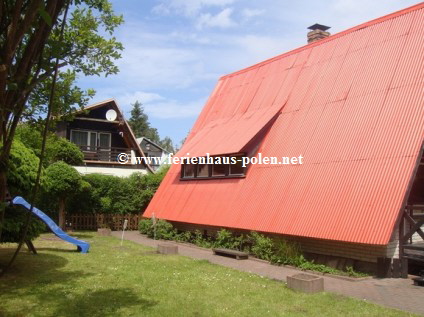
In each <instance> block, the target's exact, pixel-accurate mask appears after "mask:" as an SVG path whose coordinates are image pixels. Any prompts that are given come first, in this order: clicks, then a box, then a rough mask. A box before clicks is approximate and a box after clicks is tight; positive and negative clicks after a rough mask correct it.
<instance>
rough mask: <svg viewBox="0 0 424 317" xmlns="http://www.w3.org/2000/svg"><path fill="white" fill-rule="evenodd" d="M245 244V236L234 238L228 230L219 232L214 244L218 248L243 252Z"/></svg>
mask: <svg viewBox="0 0 424 317" xmlns="http://www.w3.org/2000/svg"><path fill="white" fill-rule="evenodd" d="M244 244H245V237H244V236H243V235H240V236H234V235H233V234H232V233H231V232H230V231H228V230H226V229H222V230H219V231H218V232H217V235H216V237H215V241H214V242H213V245H214V247H216V248H225V249H232V250H242V249H243V246H244Z"/></svg>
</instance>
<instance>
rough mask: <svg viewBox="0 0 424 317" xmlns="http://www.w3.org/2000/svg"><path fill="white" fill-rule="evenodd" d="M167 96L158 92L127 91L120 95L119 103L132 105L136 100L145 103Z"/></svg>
mask: <svg viewBox="0 0 424 317" xmlns="http://www.w3.org/2000/svg"><path fill="white" fill-rule="evenodd" d="M164 99H165V98H164V97H162V96H161V95H159V94H157V93H152V92H144V91H135V92H133V93H125V94H123V95H121V96H119V104H122V105H130V104H132V103H134V102H136V101H139V102H141V103H142V104H143V105H144V104H147V103H151V102H157V101H159V100H164Z"/></svg>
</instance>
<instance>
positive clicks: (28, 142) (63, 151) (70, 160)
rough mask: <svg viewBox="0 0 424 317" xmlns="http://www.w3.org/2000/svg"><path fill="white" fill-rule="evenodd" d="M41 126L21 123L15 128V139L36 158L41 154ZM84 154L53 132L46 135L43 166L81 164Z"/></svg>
mask: <svg viewBox="0 0 424 317" xmlns="http://www.w3.org/2000/svg"><path fill="white" fill-rule="evenodd" d="M42 128H43V127H42V126H41V124H39V123H21V124H19V125H18V126H17V128H16V139H18V140H20V141H21V142H22V143H23V144H25V146H27V147H28V148H30V149H31V150H32V151H33V152H34V153H35V154H36V155H37V156H38V157H40V154H41V144H42ZM83 159H84V154H83V153H82V152H81V150H80V149H79V148H78V146H76V145H75V144H74V143H72V142H70V141H68V140H66V139H65V138H61V137H59V136H57V135H56V134H55V133H53V132H49V133H48V134H47V140H46V149H45V152H44V161H43V166H44V167H47V166H49V165H50V164H52V163H54V162H57V161H63V162H65V163H67V164H70V165H80V164H82V163H83Z"/></svg>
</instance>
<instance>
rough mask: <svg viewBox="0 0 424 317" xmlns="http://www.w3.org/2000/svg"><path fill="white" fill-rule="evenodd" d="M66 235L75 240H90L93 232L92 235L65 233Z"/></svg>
mask: <svg viewBox="0 0 424 317" xmlns="http://www.w3.org/2000/svg"><path fill="white" fill-rule="evenodd" d="M67 234H68V235H70V236H71V237H74V238H77V239H91V238H94V235H95V232H94V231H93V233H91V234H90V233H79V232H67Z"/></svg>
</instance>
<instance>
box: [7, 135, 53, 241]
mask: <svg viewBox="0 0 424 317" xmlns="http://www.w3.org/2000/svg"><path fill="white" fill-rule="evenodd" d="M38 164H39V159H38V157H37V156H36V155H35V154H34V152H33V151H32V150H30V149H28V148H27V147H26V146H25V145H24V144H23V143H22V142H20V141H19V140H14V142H13V144H12V148H11V152H10V159H9V167H8V170H7V178H8V186H9V190H10V193H11V195H12V196H16V195H20V196H24V197H28V196H30V193H31V191H32V189H33V187H34V185H35V180H36V177H37V170H38ZM42 175H43V170H42ZM26 217H27V211H24V210H22V209H21V208H20V207H6V210H5V215H4V221H3V223H2V224H1V225H2V236H1V238H2V240H1V242H2V243H3V242H19V240H20V232H21V230H22V228H23V227H24V224H25V222H26ZM31 217H32V219H31V222H30V225H29V228H28V232H27V238H28V239H30V240H32V239H35V238H36V237H38V236H39V235H40V234H41V233H42V232H43V231H44V230H45V226H44V224H43V223H42V222H41V221H39V220H38V219H37V218H35V217H34V216H31Z"/></svg>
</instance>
